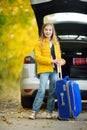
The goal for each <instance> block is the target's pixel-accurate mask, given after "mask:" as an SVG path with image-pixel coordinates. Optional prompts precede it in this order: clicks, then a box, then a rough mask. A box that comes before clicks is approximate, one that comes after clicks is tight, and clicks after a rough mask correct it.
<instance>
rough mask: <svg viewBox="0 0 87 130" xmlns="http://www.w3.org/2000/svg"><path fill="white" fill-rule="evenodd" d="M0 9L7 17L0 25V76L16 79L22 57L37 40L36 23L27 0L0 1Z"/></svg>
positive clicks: (28, 52) (18, 75)
mask: <svg viewBox="0 0 87 130" xmlns="http://www.w3.org/2000/svg"><path fill="white" fill-rule="evenodd" d="M0 10H1V12H0V13H2V14H4V15H5V16H6V19H7V21H6V24H5V25H3V26H2V27H1V29H2V30H3V35H2V36H1V38H0V39H1V41H0V47H1V51H0V59H1V60H0V61H1V62H0V64H1V69H0V73H1V75H2V77H3V75H4V74H5V75H7V77H8V74H9V77H10V76H11V77H12V76H13V77H14V78H15V79H17V78H19V77H20V73H21V69H22V65H23V60H24V57H25V56H27V55H29V54H30V53H31V52H32V51H33V49H34V45H35V43H36V42H37V39H38V29H37V24H36V20H35V17H34V13H33V11H32V8H31V6H30V2H29V0H25V1H23V0H16V1H15V2H13V4H11V3H9V2H8V0H7V1H1V3H0ZM22 15H23V17H22ZM19 18H20V19H19ZM24 20H25V21H24ZM26 20H27V21H26ZM3 71H4V72H3Z"/></svg>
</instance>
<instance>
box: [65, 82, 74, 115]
mask: <svg viewBox="0 0 87 130" xmlns="http://www.w3.org/2000/svg"><path fill="white" fill-rule="evenodd" d="M69 82H70V81H67V83H66V88H67V97H68V104H69V112H70V117H73V114H72V108H71V102H70V94H69Z"/></svg>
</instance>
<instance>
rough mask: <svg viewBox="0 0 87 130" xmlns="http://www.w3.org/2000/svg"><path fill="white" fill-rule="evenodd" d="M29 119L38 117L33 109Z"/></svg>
mask: <svg viewBox="0 0 87 130" xmlns="http://www.w3.org/2000/svg"><path fill="white" fill-rule="evenodd" d="M29 119H33V120H34V119H36V112H35V111H32V113H31V114H30V115H29Z"/></svg>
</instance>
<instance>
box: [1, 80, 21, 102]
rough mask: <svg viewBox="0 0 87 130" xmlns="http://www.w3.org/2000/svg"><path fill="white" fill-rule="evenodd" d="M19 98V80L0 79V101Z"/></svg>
mask: <svg viewBox="0 0 87 130" xmlns="http://www.w3.org/2000/svg"><path fill="white" fill-rule="evenodd" d="M12 100H17V101H19V100H20V83H19V81H18V82H17V81H1V84H0V101H12Z"/></svg>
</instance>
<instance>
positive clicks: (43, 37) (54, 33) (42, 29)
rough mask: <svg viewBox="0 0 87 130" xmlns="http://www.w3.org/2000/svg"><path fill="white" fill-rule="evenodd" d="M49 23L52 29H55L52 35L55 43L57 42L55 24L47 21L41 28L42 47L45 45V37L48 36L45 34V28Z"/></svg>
mask: <svg viewBox="0 0 87 130" xmlns="http://www.w3.org/2000/svg"><path fill="white" fill-rule="evenodd" d="M48 25H51V26H52V31H53V33H52V36H51V41H52V42H53V44H54V43H57V36H56V32H55V28H54V25H53V24H52V23H46V24H43V25H42V28H41V36H40V41H41V47H43V46H44V39H45V38H46V37H45V35H44V28H45V27H46V26H48Z"/></svg>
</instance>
